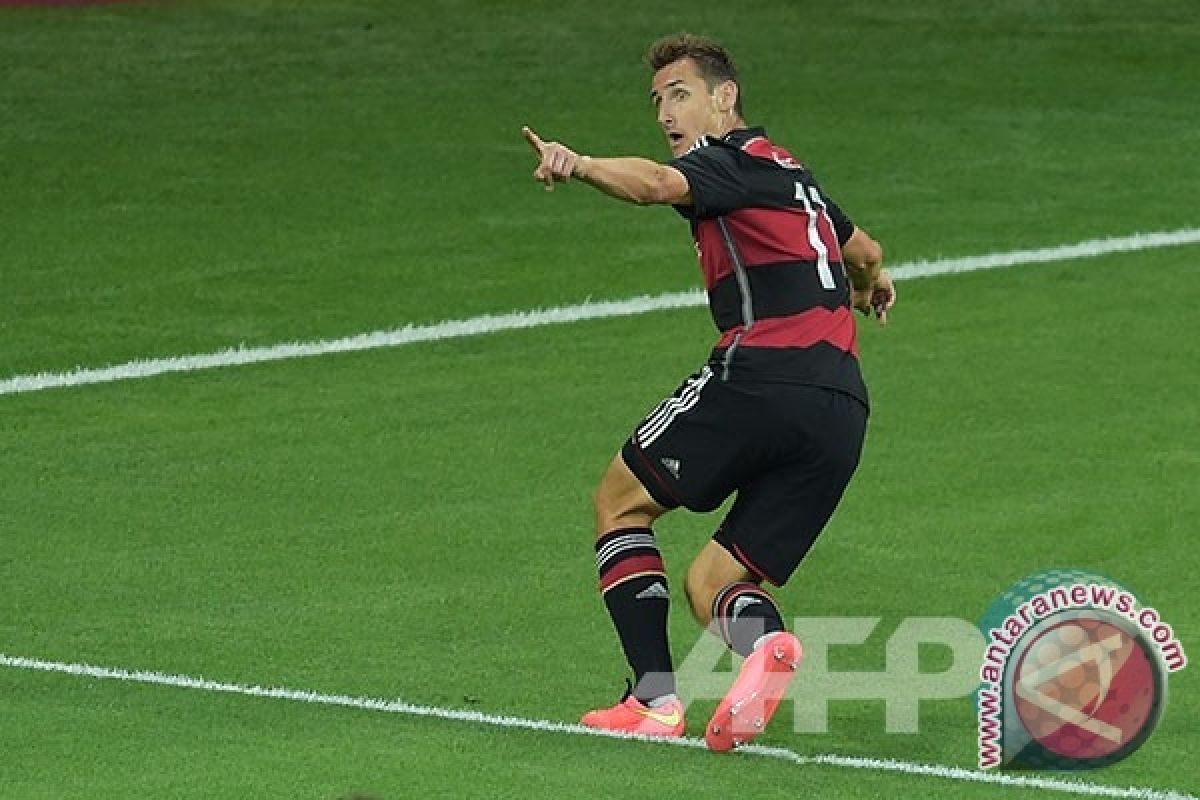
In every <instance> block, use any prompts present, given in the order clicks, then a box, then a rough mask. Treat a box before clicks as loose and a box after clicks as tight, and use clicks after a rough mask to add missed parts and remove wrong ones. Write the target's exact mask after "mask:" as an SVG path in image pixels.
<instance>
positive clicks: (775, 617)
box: [713, 582, 786, 656]
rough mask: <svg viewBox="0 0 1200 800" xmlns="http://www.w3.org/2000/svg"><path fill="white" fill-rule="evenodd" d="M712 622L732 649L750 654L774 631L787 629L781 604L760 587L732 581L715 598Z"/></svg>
mask: <svg viewBox="0 0 1200 800" xmlns="http://www.w3.org/2000/svg"><path fill="white" fill-rule="evenodd" d="M713 625H714V627H715V628H716V630H717V635H719V636H720V637H721V638H722V639H724V640H725V644H727V645H729V647H730V649H731V650H733V652H735V653H737V654H738V655H739V656H748V655H750V654H751V653H753V652H754V649H755V647H757V646H758V645H760V644H762V642H763V640H764V639H766V637H767V636H769V635H770V634H772V633H778V632H779V631H782V630H786V628H785V627H784V625H783V617H782V616H780V614H779V606H777V605H775V600H774V599H773V598H772V597H771V595H769V594H767V593H766V592H764V591H763V590H762V589H761V588H760V587H759V586H757V585H755V584H753V583H748V582H742V583H731V584H729V585H728V586H726V587H725V588H724V589H722V590H721V591H719V592H717V596H716V598H714V599H713Z"/></svg>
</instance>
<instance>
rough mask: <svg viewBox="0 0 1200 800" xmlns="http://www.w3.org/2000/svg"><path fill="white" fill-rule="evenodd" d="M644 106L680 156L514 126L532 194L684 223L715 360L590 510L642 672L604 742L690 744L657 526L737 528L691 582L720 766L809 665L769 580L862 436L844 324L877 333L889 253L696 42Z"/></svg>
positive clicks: (781, 574) (595, 715) (853, 459)
mask: <svg viewBox="0 0 1200 800" xmlns="http://www.w3.org/2000/svg"><path fill="white" fill-rule="evenodd" d="M648 60H649V62H650V66H651V68H652V69H653V70H654V77H653V79H652V83H651V90H650V98H651V100H652V101H653V102H654V107H655V109H656V110H657V113H658V123H659V125H660V126H661V127H662V130H663V133H664V134H665V135H666V137H667V143H668V145H669V147H670V149H671V153H672V155H673V156H674V158H673V159H672V160H671V161H669V162H667V163H665V164H660V163H657V162H654V161H650V160H647V159H644V158H637V157H626V158H600V157H592V156H586V155H580V154H578V153H576V152H575V151H573V150H572V149H571V148H569V147H567V146H566V145H564V144H561V143H559V142H546V141H543V140H542V139H541V137H539V136H538V135H537V134H536V133H535V132H534V131H532V130H530V129H529V128H525V129H524V130H523V133H524V135H525V138H526V139H527V140H528V141H529V143H530V144H531V145H532V147H533V149H534V151H535V152H536V153H537V156H538V166H537V169H536V170H535V171H534V173H533V175H534V178H535V179H537V180H538V181H541V182H543V183H544V184H545V187H546V189H547V190H553V189H554V186H555V184H556V183H566V182H568V181H569V180H571V179H572V178H577V179H579V180H582V181H583V182H585V183H587V184H590V185H591V186H594V187H595V188H597V189H599V190H600V191H602V192H605V193H606V194H609V195H611V196H613V197H615V198H618V199H620V200H626V201H630V202H633V203H637V204H666V205H672V206H674V207H675V210H676V211H678V212H679V214H680V215H682V216H683V217H684V218H685V219H687V220H688V222H689V223H690V224H691V230H692V236H693V238H694V239H695V243H696V248H697V250H698V252H699V257H700V268H701V271H702V272H703V275H704V284H705V288H706V289H707V292H708V303H709V309H710V311H711V312H712V317H713V322H714V323H715V324H716V327H717V329H718V330H719V331H720V338H719V339H718V341H717V343H716V346H715V348H714V349H713V350H712V353H711V355H710V356H709V358H708V362H707V364H705V365H704V366H703V367H702V368H701V369H700V370H699V371H698V372H696V373H695V374H693V375H692V376H691V377H689V378H687V379H686V380H685V381H684V382H683V384H682V385H681V386H680V387H679V389H678V390H677V391H676V392H675V394H674V395H673V396H671V397H669V398H667V399H666V400H664V401H663V402H662V403H661V404H659V406H658V407H657V408H655V409H654V410H653V411H651V412H650V414H649V415H648V416H647V417H646V418H645V419H644V420H642V422H641V424H639V425H638V426H637V427H636V429H635V430H634V432H633V434H632V436H631V437H630V438H629V440H628V441H626V442H625V444H624V446H623V447H622V448H621V450H620V452H619V453H618V454H617V456H616V457H615V458H614V459H613V461H612V463H611V464H610V466H609V467H608V470H607V472H606V473H605V475H604V477H603V479H602V480H601V482H600V485H599V487H598V488H597V490H596V494H595V512H596V533H597V539H596V562H597V566H598V569H599V573H600V591H601V593H602V594H603V598H604V603H605V606H606V607H607V609H608V612H609V614H610V616H611V617H612V621H613V624H614V626H615V627H616V630H617V635H618V638H619V639H620V641H621V646H622V648H623V650H624V652H625V656H626V658H627V660H628V661H629V665H630V667H631V668H632V670H633V673H634V683H633V685H632V687H631V690H630V691H629V692H627V694H626V696H625V697H624V698H623V699H622V701H621V702H620V703H618V704H617V705H615V706H613V707H611V708H604V709H599V710H596V711H592V712H589V713H588V714H586V715H584V717H583V723H584V724H585V725H589V726H592V727H595V728H603V729H608V730H614V731H623V732H628V733H636V734H643V735H651V736H681V735H683V731H684V720H683V708H682V705H681V703H680V701H679V699H678V698H677V696H676V694H675V679H674V673H673V668H672V663H671V654H670V648H669V645H668V641H667V609H668V600H669V592H668V589H667V575H666V570H665V568H664V566H663V560H662V556H661V555H660V553H659V550H658V547H657V546H656V543H655V539H654V532H653V525H654V522H655V520H656V519H658V517H660V516H661V515H662V514H664V513H666V512H667V511H670V510H672V509H675V508H678V507H680V506H682V507H684V508H687V509H690V510H693V511H711V510H713V509H715V508H717V507H718V506H720V505H721V503H722V502H723V501H724V500H725V499H726V498H728V497H729V496H730V495H732V494H734V493H736V495H737V499H736V500H735V501H734V503H733V506H732V508H731V509H730V511H729V514H728V515H727V516H726V517H725V519H724V520H723V521H722V523H721V525H720V527H718V529H717V531H716V533H715V534H714V535H713V537H712V540H711V541H709V542H708V543H707V544H706V545H705V546H704V547H703V548H702V549H701V551H700V553H699V554H698V555H697V556H696V558H695V560H694V561H693V562H692V564H691V567H690V568H689V570H688V573H687V580H686V585H685V589H686V593H687V598H688V601H689V603H690V606H691V610H692V614H693V615H694V616H695V618H696V620H697V621H698V622H699V623H700V624H701V625H706V626H709V627H710V630H713V631H714V632H715V633H716V634H717V635H719V636H720V637H722V638H723V639H724V641H725V643H726V644H727V645H728V646H729V647H730V648H732V649H733V651H734V652H736V653H738V654H739V655H741V656H744V657H745V661H744V662H743V664H742V667H741V670H740V672H739V673H738V676H737V678H736V679H735V681H734V683H733V686H732V687H731V688H730V690H729V692H728V694H726V696H725V698H724V699H723V700H722V701H721V703H720V705H719V706H718V707H717V711H716V713H715V714H714V715H713V717H712V719H711V720H710V721H709V723H708V726H707V727H706V729H705V739H706V741H707V743H708V746H709V747H710V748H711V749H713V750H717V751H726V750H730V749H732V748H733V747H735V746H737V745H740V744H744V743H746V742H749V741H750V740H751V739H752V738H753V737H754V736H755V735H756V734H757V733H759V732H760V731H761V730H762V729H763V727H764V726H765V725H766V724H767V722H768V721H769V720H770V718H771V715H772V714H773V713H774V711H775V709H776V707H777V706H778V705H779V702H780V700H781V699H782V697H783V694H784V692H785V690H786V688H787V685H788V682H789V681H790V680H791V678H792V675H793V674H794V672H795V670H796V668H797V666H798V665H799V663H800V660H801V658H802V656H803V651H802V648H801V644H800V642H799V640H798V639H797V638H796V637H795V636H794V635H792V634H791V633H789V632H787V630H786V628H785V626H784V623H783V616H782V614H781V613H780V610H779V607H778V606H777V605H776V603H775V600H774V599H773V598H772V596H771V595H770V594H768V593H767V592H766V591H764V590H763V588H762V584H763V583H764V582H767V583H771V584H773V585H775V586H782V585H783V584H784V583H785V582H786V581H787V580H788V578H789V577H790V576H791V575H792V573H793V572H794V571H795V570H796V568H797V567H798V566H799V564H800V561H801V560H802V559H803V558H804V556H805V554H806V553H807V552H808V550H809V548H810V547H812V545H813V542H814V541H815V540H816V538H817V536H818V535H819V534H820V533H821V530H822V528H824V526H825V524H826V522H828V520H829V518H830V516H831V515H832V514H833V511H834V508H835V507H836V506H837V504H838V501H839V500H840V499H841V496H842V492H843V491H844V490H845V488H846V485H847V483H848V482H849V480H850V476H851V475H852V474H853V472H854V470H855V468H856V467H857V465H858V460H859V454H860V451H861V449H862V443H863V437H864V435H865V432H866V423H867V390H866V387H865V385H864V383H863V379H862V376H861V373H860V372H859V366H858V359H857V346H856V343H855V342H856V340H855V336H856V331H855V322H854V317H853V314H852V307H853V308H857V309H859V310H860V311H862V312H863V313H865V314H868V315H869V314H872V313H873V314H874V315H875V316H876V317H877V318H878V320H879V322H880V323H881V324H882V323H885V322H886V320H887V314H888V311H890V310H891V308H892V305H893V304H894V303H895V299H896V292H895V288H894V287H893V285H892V281H891V279H890V277H889V276H888V274H887V272H886V271H884V270H882V269H881V268H880V267H881V263H882V259H883V253H882V250H881V248H880V246H879V245H878V244H877V243H876V242H875V241H874V240H873V239H872V238H871V237H870V236H869V235H868V234H866V233H865V232H864V231H863V230H862V229H860V228H858V227H856V226H855V224H854V223H853V222H851V221H850V219H849V218H848V217H847V216H846V214H845V213H844V212H843V211H842V210H841V209H840V208H839V207H838V206H837V204H835V203H834V202H833V200H831V199H830V198H829V197H827V196H826V195H825V194H824V192H823V191H822V190H821V188H820V187H819V186H818V185H817V182H816V180H815V179H814V178H813V175H812V173H811V172H809V171H808V169H807V168H806V167H805V166H804V165H803V164H802V163H800V162H799V161H797V160H796V159H795V158H793V157H792V155H791V154H790V153H788V151H787V150H785V149H783V148H782V147H780V146H778V145H776V144H774V143H773V142H772V141H771V140H770V139H768V138H767V135H766V132H765V131H764V130H763V129H762V128H753V127H748V126H747V124H746V122H745V120H744V119H743V116H742V94H741V86H740V84H739V82H738V76H737V72H736V70H735V67H734V64H733V61H732V59H731V58H730V56H729V54H728V53H727V52H726V51H725V50H724V49H723V48H722V47H721V46H720V45H718V44H717V43H715V42H713V41H711V40H708V39H705V38H702V37H698V36H693V35H690V34H678V35H673V36H668V37H666V38H663V39H661V40H659V41H658V42H656V43H655V44H654V45H653V46H652V47H651V49H650V52H649V54H648Z"/></svg>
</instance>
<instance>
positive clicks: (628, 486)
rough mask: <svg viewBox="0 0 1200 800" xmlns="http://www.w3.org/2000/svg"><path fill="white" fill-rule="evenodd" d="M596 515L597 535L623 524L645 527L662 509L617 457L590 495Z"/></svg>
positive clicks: (623, 525) (629, 526)
mask: <svg viewBox="0 0 1200 800" xmlns="http://www.w3.org/2000/svg"><path fill="white" fill-rule="evenodd" d="M592 507H593V509H594V511H595V516H596V535H597V536H603V535H604V534H606V533H608V532H610V531H615V530H621V529H623V528H648V527H650V526H651V525H652V524H653V523H654V520H655V519H656V518H658V516H660V515H661V514H662V512H663V511H664V510H665V509H662V508H661V507H659V506H658V505H657V504H656V503H655V502H654V501H653V500H652V499H651V498H650V496H649V495H648V494H647V493H646V490H645V488H643V487H642V484H641V483H640V482H638V480H637V478H635V477H634V476H633V473H631V472H630V471H629V468H628V467H626V466H625V464H624V462H622V461H621V460H620V456H618V457H617V459H615V460H614V461H613V463H612V464H611V465H610V466H609V468H608V471H607V472H605V474H604V477H603V478H602V479H601V481H600V484H599V485H598V486H597V487H596V491H595V492H594V493H593V495H592Z"/></svg>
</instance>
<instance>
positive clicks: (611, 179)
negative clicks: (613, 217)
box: [521, 127, 692, 205]
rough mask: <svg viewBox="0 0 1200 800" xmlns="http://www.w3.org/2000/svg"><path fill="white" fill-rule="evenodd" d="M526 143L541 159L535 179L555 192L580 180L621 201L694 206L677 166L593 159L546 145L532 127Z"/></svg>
mask: <svg viewBox="0 0 1200 800" xmlns="http://www.w3.org/2000/svg"><path fill="white" fill-rule="evenodd" d="M521 132H522V133H523V134H524V135H525V140H526V141H528V142H529V145H530V146H531V147H532V148H533V151H534V152H535V153H536V154H537V156H538V166H537V169H535V170H534V171H533V177H534V179H536V180H538V181H540V182H542V183H544V184H545V185H546V190H547V191H553V189H554V184H555V183H566V182H567V181H569V180H570V179H571V178H573V177H574V178H579V179H580V180H581V181H583V182H584V183H588V184H591V185H592V186H595V187H596V188H597V189H599V190H600V191H602V192H604V193H605V194H608V195H611V196H612V197H615V198H617V199H618V200H625V201H628V202H630V203H637V204H639V205H649V204H659V203H664V204H675V205H690V204H691V202H692V196H691V190H690V188H689V187H688V182H687V178H685V177H683V173H682V172H680V171H679V170H677V169H675V168H674V167H668V166H666V165H664V164H659V163H657V162H654V161H651V160H650V159H648V158H638V157H635V156H629V157H621V158H593V157H591V156H581V155H579V154H578V153H576V152H575V151H574V150H572V149H571V148H569V147H567V146H566V145H564V144H561V143H559V142H546V141H543V140H542V139H541V137H540V136H538V135H537V134H536V133H534V132H533V131H532V130H530V129H529V128H527V127H526V128H522V129H521Z"/></svg>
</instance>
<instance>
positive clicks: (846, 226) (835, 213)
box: [825, 197, 854, 245]
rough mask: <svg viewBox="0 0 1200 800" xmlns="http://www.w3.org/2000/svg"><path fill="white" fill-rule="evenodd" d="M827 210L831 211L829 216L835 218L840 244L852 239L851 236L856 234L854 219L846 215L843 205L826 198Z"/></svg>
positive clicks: (835, 228)
mask: <svg viewBox="0 0 1200 800" xmlns="http://www.w3.org/2000/svg"><path fill="white" fill-rule="evenodd" d="M825 210H826V211H827V212H829V218H830V219H831V220H833V229H834V231H835V232H837V240H838V244H839V245H843V244H845V243H846V242H848V241H850V237H851V236H852V235H853V234H854V221H853V220H851V219H850V218H849V217H848V216H846V212H845V211H842V207H841V206H839V205H838V204H837V203H835V202H833V201H832V200H830V199H829V198H828V197H826V198H825Z"/></svg>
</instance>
